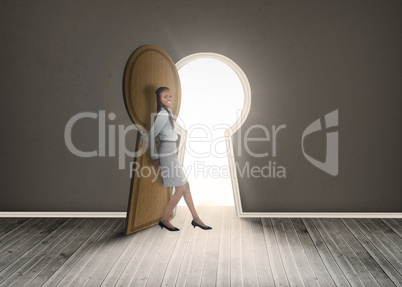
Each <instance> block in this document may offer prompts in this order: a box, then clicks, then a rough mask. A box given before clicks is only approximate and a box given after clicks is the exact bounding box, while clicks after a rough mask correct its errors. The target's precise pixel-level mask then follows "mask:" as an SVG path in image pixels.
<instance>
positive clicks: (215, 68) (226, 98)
mask: <svg viewBox="0 0 402 287" xmlns="http://www.w3.org/2000/svg"><path fill="white" fill-rule="evenodd" d="M179 76H180V82H181V88H182V99H181V107H180V115H179V118H180V122H183V123H184V126H183V128H185V129H186V130H187V133H188V138H187V145H186V153H185V156H184V163H183V166H184V168H185V169H186V171H187V173H188V179H189V183H190V187H191V194H192V196H193V199H194V203H195V204H197V205H234V199H233V190H232V184H231V178H230V172H229V163H228V158H227V152H226V143H225V137H224V131H225V130H226V129H228V128H229V127H231V126H232V125H233V124H234V123H235V122H236V121H237V119H238V117H239V116H240V114H241V111H242V108H243V105H244V91H243V86H242V83H241V81H240V79H239V77H238V76H237V74H236V72H235V71H234V70H233V69H232V68H231V67H229V66H228V65H227V64H225V63H223V62H221V61H219V60H216V59H212V58H200V59H196V60H193V61H191V62H189V63H187V64H185V65H184V66H183V67H182V68H180V69H179ZM197 136H198V137H202V138H204V141H203V142H200V141H199V140H196V139H194V138H195V137H197ZM195 153H197V154H200V153H209V156H206V157H202V158H199V157H197V154H195ZM178 205H185V201H184V199H181V200H180V202H179V204H178Z"/></svg>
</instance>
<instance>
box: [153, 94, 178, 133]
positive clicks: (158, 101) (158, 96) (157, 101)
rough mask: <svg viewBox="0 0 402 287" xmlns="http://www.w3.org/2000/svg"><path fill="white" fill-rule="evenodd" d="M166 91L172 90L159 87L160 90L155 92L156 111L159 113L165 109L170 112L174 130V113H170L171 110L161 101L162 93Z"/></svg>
mask: <svg viewBox="0 0 402 287" xmlns="http://www.w3.org/2000/svg"><path fill="white" fill-rule="evenodd" d="M165 90H169V91H170V89H169V88H168V87H159V88H158V89H157V90H156V91H155V94H156V103H157V108H156V111H157V112H158V113H159V112H160V110H161V109H162V108H164V109H165V110H166V111H167V112H168V114H169V120H170V124H171V125H172V129H173V128H174V119H173V115H172V113H171V112H170V111H169V109H168V108H167V107H166V106H165V105H164V104H163V103H162V102H161V99H160V94H161V92H163V91H165Z"/></svg>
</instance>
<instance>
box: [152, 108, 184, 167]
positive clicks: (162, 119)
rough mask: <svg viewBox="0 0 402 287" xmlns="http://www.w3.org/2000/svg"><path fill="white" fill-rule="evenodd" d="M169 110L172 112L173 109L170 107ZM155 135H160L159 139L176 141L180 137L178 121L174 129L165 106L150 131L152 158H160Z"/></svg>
mask: <svg viewBox="0 0 402 287" xmlns="http://www.w3.org/2000/svg"><path fill="white" fill-rule="evenodd" d="M168 109H169V108H168ZM169 111H170V112H172V110H171V109H169ZM155 137H158V138H159V141H176V140H177V138H178V137H177V129H176V123H175V125H174V128H173V129H172V125H171V124H170V120H169V114H168V112H167V111H166V110H165V109H164V108H162V109H161V110H160V111H159V113H158V115H157V116H156V119H155V122H154V124H153V125H152V127H151V129H150V131H149V133H148V143H149V150H150V152H151V158H152V159H157V158H159V155H158V153H157V151H156V145H155Z"/></svg>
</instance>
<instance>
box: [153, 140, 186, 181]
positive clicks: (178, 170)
mask: <svg viewBox="0 0 402 287" xmlns="http://www.w3.org/2000/svg"><path fill="white" fill-rule="evenodd" d="M158 154H159V161H160V164H161V175H162V180H163V185H164V186H166V187H170V186H181V185H184V184H185V183H186V182H187V176H186V174H185V172H184V170H183V167H182V166H181V165H180V163H179V160H178V158H177V145H176V142H173V141H160V142H159V148H158Z"/></svg>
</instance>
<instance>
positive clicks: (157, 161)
mask: <svg viewBox="0 0 402 287" xmlns="http://www.w3.org/2000/svg"><path fill="white" fill-rule="evenodd" d="M152 164H153V165H154V166H160V165H161V163H160V161H159V158H157V159H153V160H152Z"/></svg>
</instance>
